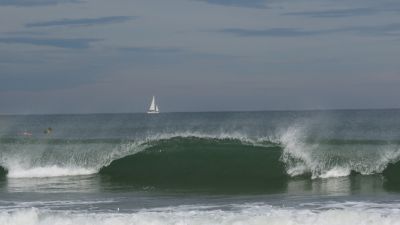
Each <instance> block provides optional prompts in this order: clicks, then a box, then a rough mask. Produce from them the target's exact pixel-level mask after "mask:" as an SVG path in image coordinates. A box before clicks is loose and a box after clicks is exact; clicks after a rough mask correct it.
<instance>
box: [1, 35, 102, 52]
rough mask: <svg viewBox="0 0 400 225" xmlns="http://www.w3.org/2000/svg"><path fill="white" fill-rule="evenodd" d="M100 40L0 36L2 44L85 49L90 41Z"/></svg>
mask: <svg viewBox="0 0 400 225" xmlns="http://www.w3.org/2000/svg"><path fill="white" fill-rule="evenodd" d="M95 41H100V39H92V38H69V39H67V38H58V39H57V38H31V37H6V38H0V43H4V44H30V45H36V46H51V47H59V48H68V49H85V48H89V47H90V43H92V42H95Z"/></svg>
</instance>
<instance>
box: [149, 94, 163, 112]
mask: <svg viewBox="0 0 400 225" xmlns="http://www.w3.org/2000/svg"><path fill="white" fill-rule="evenodd" d="M147 113H148V114H156V113H160V111H159V110H158V105H157V104H156V97H155V96H154V95H153V99H152V100H151V104H150V107H149V110H148V111H147Z"/></svg>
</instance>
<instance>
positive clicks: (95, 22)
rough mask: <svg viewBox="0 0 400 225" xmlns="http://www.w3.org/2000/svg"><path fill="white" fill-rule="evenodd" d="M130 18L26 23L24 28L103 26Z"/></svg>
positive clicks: (113, 17)
mask: <svg viewBox="0 0 400 225" xmlns="http://www.w3.org/2000/svg"><path fill="white" fill-rule="evenodd" d="M134 18H135V17H132V16H109V17H99V18H81V19H61V20H53V21H45V22H34V23H28V24H26V25H25V27H51V26H93V25H103V24H113V23H122V22H125V21H128V20H132V19H134Z"/></svg>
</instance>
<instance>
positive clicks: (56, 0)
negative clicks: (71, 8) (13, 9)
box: [0, 0, 81, 7]
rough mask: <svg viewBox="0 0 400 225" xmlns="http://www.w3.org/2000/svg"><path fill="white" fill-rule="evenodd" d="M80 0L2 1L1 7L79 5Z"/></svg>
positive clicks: (0, 2)
mask: <svg viewBox="0 0 400 225" xmlns="http://www.w3.org/2000/svg"><path fill="white" fill-rule="evenodd" d="M79 2H81V1H79V0H0V6H26V7H29V6H44V5H57V4H61V3H79Z"/></svg>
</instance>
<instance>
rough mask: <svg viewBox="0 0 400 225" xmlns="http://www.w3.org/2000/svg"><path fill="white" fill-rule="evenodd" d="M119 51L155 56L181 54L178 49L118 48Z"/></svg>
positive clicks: (180, 50)
mask: <svg viewBox="0 0 400 225" xmlns="http://www.w3.org/2000/svg"><path fill="white" fill-rule="evenodd" d="M119 50H120V51H124V52H130V53H140V54H157V53H178V52H182V49H180V48H157V47H125V48H119Z"/></svg>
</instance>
